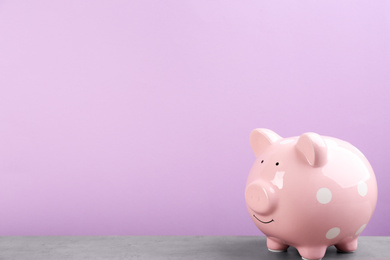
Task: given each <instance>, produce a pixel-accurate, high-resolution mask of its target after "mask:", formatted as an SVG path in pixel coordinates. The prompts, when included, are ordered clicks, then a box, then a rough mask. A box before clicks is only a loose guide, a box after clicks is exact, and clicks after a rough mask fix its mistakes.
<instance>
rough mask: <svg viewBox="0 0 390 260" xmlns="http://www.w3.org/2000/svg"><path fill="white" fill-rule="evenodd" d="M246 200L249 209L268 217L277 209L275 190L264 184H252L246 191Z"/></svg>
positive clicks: (257, 182) (258, 182)
mask: <svg viewBox="0 0 390 260" xmlns="http://www.w3.org/2000/svg"><path fill="white" fill-rule="evenodd" d="M245 200H246V203H247V205H248V206H249V208H251V209H252V210H253V211H254V212H256V213H258V214H261V215H268V214H270V213H272V212H273V211H274V210H275V208H276V196H275V190H274V189H273V188H272V187H270V186H269V185H268V184H266V183H264V182H260V181H256V182H252V183H250V184H249V185H248V186H247V188H246V190H245Z"/></svg>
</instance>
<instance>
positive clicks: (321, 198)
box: [317, 188, 332, 204]
mask: <svg viewBox="0 0 390 260" xmlns="http://www.w3.org/2000/svg"><path fill="white" fill-rule="evenodd" d="M331 199H332V192H331V191H330V190H329V189H328V188H321V189H319V190H318V191H317V200H318V202H319V203H322V204H326V203H329V202H330V201H331Z"/></svg>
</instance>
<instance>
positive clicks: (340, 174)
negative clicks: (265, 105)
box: [245, 128, 377, 259]
mask: <svg viewBox="0 0 390 260" xmlns="http://www.w3.org/2000/svg"><path fill="white" fill-rule="evenodd" d="M250 144H251V146H252V149H253V152H254V153H255V155H256V157H257V158H256V161H255V163H254V164H253V166H252V169H251V171H250V174H249V177H248V180H247V184H246V190H245V200H246V203H247V206H248V211H249V214H250V216H251V218H252V220H253V222H254V223H255V224H256V226H257V227H258V228H259V229H260V230H261V231H262V232H263V233H264V234H265V235H266V236H267V247H268V249H269V250H270V251H273V252H280V251H285V250H287V248H288V247H289V246H293V247H295V248H297V250H298V252H299V254H300V255H301V256H302V258H303V259H321V258H322V257H323V256H324V255H325V252H326V249H327V248H328V247H329V246H332V245H334V246H336V248H337V249H338V250H339V251H343V252H353V251H355V250H356V248H357V239H358V236H359V234H360V233H361V232H362V231H363V229H364V228H365V227H366V225H367V223H368V221H369V220H370V218H371V216H372V214H373V212H374V209H375V205H376V201H377V184H376V179H375V175H374V172H373V170H372V168H371V166H370V163H369V162H368V161H367V159H366V158H365V157H364V155H363V154H362V153H361V152H360V151H359V150H358V149H357V148H355V147H354V146H352V145H351V144H349V143H347V142H345V141H342V140H339V139H336V138H332V137H326V136H320V135H318V134H315V133H305V134H303V135H301V136H299V137H298V136H297V137H291V138H282V137H280V136H279V135H278V134H276V133H275V132H273V131H271V130H268V129H261V128H258V129H255V130H253V131H252V133H251V135H250Z"/></svg>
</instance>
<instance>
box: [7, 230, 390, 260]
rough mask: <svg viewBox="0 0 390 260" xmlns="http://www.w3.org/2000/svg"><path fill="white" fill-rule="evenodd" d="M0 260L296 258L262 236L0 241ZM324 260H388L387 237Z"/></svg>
mask: <svg viewBox="0 0 390 260" xmlns="http://www.w3.org/2000/svg"><path fill="white" fill-rule="evenodd" d="M0 259H18V260H19V259H40V260H41V259H159V260H160V259H161V260H164V259H173V260H175V259H176V260H177V259H190V260H196V259H202V260H210V259H218V260H220V259H221V260H223V259H240V260H249V259H256V260H260V259H267V260H274V259H279V260H280V259H284V260H290V259H301V257H300V256H299V254H298V251H297V250H296V249H295V248H292V247H290V248H289V249H288V251H287V252H282V253H273V252H270V251H268V250H267V247H266V239H265V237H260V236H259V237H254V236H91V237H85V236H76V237H72V236H69V237H0ZM323 259H324V260H331V259H338V260H342V259H359V260H363V259H374V260H385V259H390V237H360V238H359V246H358V249H357V251H356V252H354V253H338V252H337V251H336V248H335V247H333V246H332V247H329V248H328V250H327V252H326V255H325V257H324V258H323Z"/></svg>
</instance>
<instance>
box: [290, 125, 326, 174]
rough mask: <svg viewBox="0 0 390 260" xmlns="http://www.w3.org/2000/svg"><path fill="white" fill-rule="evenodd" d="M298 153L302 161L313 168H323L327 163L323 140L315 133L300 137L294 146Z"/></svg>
mask: <svg viewBox="0 0 390 260" xmlns="http://www.w3.org/2000/svg"><path fill="white" fill-rule="evenodd" d="M296 148H297V150H298V152H299V153H300V154H301V155H303V157H304V160H305V161H306V162H307V163H308V164H310V165H311V166H313V167H320V166H323V165H324V164H325V163H326V162H327V160H328V159H327V152H328V149H327V147H326V144H325V141H324V139H323V138H322V137H321V136H320V135H318V134H316V133H305V134H303V135H301V136H300V137H299V139H298V142H297V144H296Z"/></svg>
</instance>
